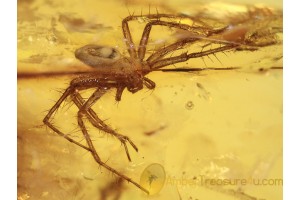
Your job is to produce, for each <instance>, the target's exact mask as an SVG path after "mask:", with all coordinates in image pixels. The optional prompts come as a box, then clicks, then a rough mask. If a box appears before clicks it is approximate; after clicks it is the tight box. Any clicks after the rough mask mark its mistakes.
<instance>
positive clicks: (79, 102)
mask: <svg viewBox="0 0 300 200" xmlns="http://www.w3.org/2000/svg"><path fill="white" fill-rule="evenodd" d="M105 92H106V91H105V90H104V89H101V88H100V89H97V90H96V91H95V92H94V94H93V95H92V96H91V97H90V98H89V99H88V100H87V101H84V99H83V98H82V97H81V95H80V94H79V93H74V95H73V101H74V103H75V104H76V106H77V107H78V108H79V110H80V111H79V112H82V113H84V114H85V115H86V117H87V118H88V119H89V121H90V122H91V123H92V125H93V126H94V127H96V128H98V129H100V130H102V131H104V132H106V133H109V134H111V135H113V136H115V137H116V138H118V140H120V142H121V143H122V144H123V145H124V148H125V151H126V155H127V158H128V160H129V161H131V158H130V154H129V151H128V147H127V144H126V142H129V143H130V144H131V146H132V147H133V148H134V150H135V151H138V148H137V147H136V145H135V144H134V143H133V142H132V141H131V140H130V139H129V138H128V137H127V136H124V135H121V134H119V133H117V132H116V131H114V130H113V129H112V128H110V127H109V126H108V125H107V124H105V123H104V122H103V121H102V120H101V119H100V118H99V117H98V116H97V114H96V113H95V112H94V111H93V109H91V108H90V107H91V106H92V105H93V104H94V103H95V102H96V101H97V100H98V99H99V98H100V97H101V96H102V95H103V94H104V93H105Z"/></svg>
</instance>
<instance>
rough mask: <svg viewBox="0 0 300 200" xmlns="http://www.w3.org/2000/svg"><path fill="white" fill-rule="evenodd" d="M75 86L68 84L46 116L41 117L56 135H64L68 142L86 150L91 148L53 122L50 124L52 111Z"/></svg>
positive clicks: (72, 91)
mask: <svg viewBox="0 0 300 200" xmlns="http://www.w3.org/2000/svg"><path fill="white" fill-rule="evenodd" d="M74 91H75V88H74V87H72V86H70V87H69V88H67V89H66V91H65V92H64V93H63V95H62V96H61V97H60V98H59V100H58V101H57V102H56V103H55V104H54V106H53V107H52V108H51V109H50V111H49V112H48V114H47V115H46V117H45V118H44V119H43V122H44V124H45V125H47V126H48V127H49V128H51V129H52V130H53V131H54V132H55V133H57V134H58V135H60V136H62V137H64V138H65V139H67V140H68V141H69V142H71V143H74V144H76V145H78V146H80V147H82V148H84V149H85V150H87V151H91V149H90V148H89V147H86V146H84V145H82V144H80V143H79V142H77V141H75V140H73V139H72V138H70V137H69V136H68V135H67V134H64V133H62V132H61V131H60V130H58V129H57V128H56V127H55V126H54V125H53V124H51V122H50V118H51V116H52V115H53V113H54V112H55V111H56V110H57V109H58V108H59V106H60V105H61V104H62V102H64V100H65V99H66V98H67V97H68V96H69V95H71V94H72V93H74Z"/></svg>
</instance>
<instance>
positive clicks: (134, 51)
mask: <svg viewBox="0 0 300 200" xmlns="http://www.w3.org/2000/svg"><path fill="white" fill-rule="evenodd" d="M183 18H186V19H188V20H192V21H193V22H197V24H198V25H194V24H193V25H188V24H183V23H180V22H178V21H175V20H176V19H183ZM140 19H147V23H146V25H145V27H144V30H143V33H142V38H141V39H140V43H139V45H138V46H136V45H135V44H134V43H133V40H132V36H131V32H130V29H129V22H130V21H134V20H140ZM154 26H164V27H169V28H173V29H177V30H183V31H186V32H188V33H191V35H189V36H188V37H185V38H180V39H178V40H177V41H175V42H173V43H172V44H170V45H166V46H164V47H161V48H159V49H157V50H156V51H155V52H154V53H152V54H151V55H150V56H149V57H147V58H145V55H146V47H147V44H148V41H149V35H150V32H151V29H152V27H154ZM122 30H123V36H124V39H125V43H126V47H127V51H128V54H129V57H125V56H122V55H121V54H120V52H119V51H118V50H117V49H116V48H112V47H108V46H101V45H94V44H90V45H86V46H83V47H81V48H79V49H77V50H76V51H75V57H76V58H77V59H79V60H80V61H82V62H83V63H85V64H87V65H89V66H91V67H93V68H94V69H95V70H93V71H92V72H90V73H87V74H84V75H81V76H79V77H77V78H75V79H73V80H72V81H71V82H70V85H69V87H68V88H67V89H66V90H65V92H64V93H63V94H62V96H61V97H60V98H59V99H58V101H57V102H56V103H55V104H54V106H53V107H52V108H51V109H50V110H49V112H48V114H47V115H46V116H45V118H44V120H43V122H44V124H45V125H46V126H48V127H49V128H51V129H52V130H53V131H54V132H56V133H57V134H58V135H60V136H62V137H64V138H65V139H67V140H68V141H69V142H71V143H74V144H75V145H78V146H79V147H81V148H84V149H85V150H87V151H89V152H90V153H91V155H92V156H93V158H94V160H95V161H96V162H97V163H98V164H99V165H100V166H102V167H104V168H106V169H107V170H109V171H111V172H112V173H114V174H115V175H117V176H119V177H121V178H122V179H124V180H126V181H128V182H130V183H132V184H134V185H135V186H137V187H138V188H139V189H141V190H142V191H144V192H146V193H148V191H147V190H146V189H145V188H144V187H142V186H141V185H140V184H138V183H137V182H135V181H133V180H132V179H131V178H129V177H127V176H126V175H123V174H122V173H120V172H118V171H117V170H115V169H114V168H112V167H110V166H108V165H107V164H106V163H105V162H103V161H102V160H101V159H100V157H99V154H98V152H97V151H96V149H95V147H94V145H93V142H92V140H91V138H90V136H89V133H88V131H87V129H86V126H85V124H84V122H83V118H84V117H85V118H87V119H88V120H89V121H90V122H91V124H92V125H93V126H94V127H96V128H97V129H99V130H101V131H104V132H106V133H108V134H111V135H113V136H114V137H116V138H117V139H118V140H119V141H120V142H121V143H122V145H123V146H124V148H125V152H126V155H127V158H128V160H129V161H131V158H130V155H129V152H128V147H127V143H129V144H130V145H131V146H132V147H133V149H134V150H135V151H138V148H137V146H136V145H135V144H134V143H133V142H132V140H131V139H130V138H129V137H127V136H125V135H122V134H120V133H118V132H116V131H115V130H113V129H112V128H110V127H109V126H108V125H107V124H106V123H105V122H104V121H103V120H101V119H100V118H99V117H98V116H97V114H96V113H95V111H94V110H93V109H92V108H91V107H92V105H93V104H94V103H95V102H97V101H98V100H99V99H100V98H101V97H102V96H103V95H104V94H105V93H106V92H107V91H108V90H111V89H116V95H115V100H116V101H120V100H121V97H122V93H123V91H124V90H125V89H127V90H128V91H129V92H131V93H136V92H138V91H140V90H142V89H143V88H144V87H146V88H148V89H150V90H153V89H154V88H155V82H154V81H152V80H150V79H149V78H147V77H146V75H147V74H149V73H150V72H152V71H156V70H158V69H161V68H164V67H166V66H169V65H173V64H175V63H181V62H185V61H187V60H189V59H192V58H203V57H204V56H208V55H215V54H216V53H218V52H224V51H229V50H238V49H241V48H243V47H245V46H246V47H247V48H248V47H251V48H250V49H251V50H253V48H254V49H255V48H256V47H257V46H260V45H257V43H255V41H257V40H255V41H254V42H251V41H250V40H249V38H251V35H250V36H249V37H247V38H248V40H246V39H245V34H246V33H245V32H247V31H245V27H244V29H243V30H242V31H241V28H238V29H236V30H232V29H229V26H226V27H222V28H218V29H215V28H212V27H211V26H209V25H207V24H206V23H204V22H202V21H200V20H198V19H195V18H192V17H189V16H186V15H171V14H159V13H157V14H149V15H130V16H128V17H126V18H124V19H123V21H122ZM228 30H229V31H228ZM246 30H247V29H246ZM230 31H231V32H230ZM226 34H227V35H226ZM228 34H229V38H230V34H231V35H233V36H241V37H239V41H238V42H236V41H237V40H236V41H233V39H230V40H220V39H216V38H218V37H217V36H220V35H226V37H228ZM253 35H255V37H256V38H258V37H259V36H263V35H260V34H253ZM197 42H199V43H205V44H204V45H203V46H202V50H201V51H199V52H195V53H187V52H185V53H181V54H180V55H177V56H172V55H171V56H170V54H172V53H173V52H174V51H176V50H180V49H183V48H185V47H187V46H188V45H191V44H194V43H197ZM212 44H218V47H214V48H210V49H207V48H206V47H208V46H211V45H212ZM264 45H266V44H264ZM247 48H246V49H247ZM205 49H206V50H205ZM167 55H169V56H168V57H167ZM90 88H95V91H94V92H93V94H92V95H91V96H90V97H89V98H88V99H87V100H84V98H83V97H82V96H81V94H80V93H79V92H80V91H82V90H86V89H90ZM67 97H71V99H72V101H73V102H74V104H75V105H76V106H77V107H78V114H77V121H78V126H79V127H80V129H81V131H82V133H83V136H84V138H85V141H86V144H87V145H83V144H81V143H79V142H77V141H75V140H73V139H72V138H70V137H69V136H68V135H67V134H64V133H63V132H61V131H60V130H58V129H57V128H56V127H55V126H54V125H53V124H52V123H51V122H50V119H51V116H52V115H53V114H54V112H55V111H56V110H57V109H58V108H59V107H60V105H61V104H62V103H63V102H64V101H65V100H66V98H67Z"/></svg>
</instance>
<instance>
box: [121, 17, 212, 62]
mask: <svg viewBox="0 0 300 200" xmlns="http://www.w3.org/2000/svg"><path fill="white" fill-rule="evenodd" d="M161 18H166V19H169V20H172V19H182V18H187V19H190V20H192V21H195V22H197V23H199V24H201V25H202V26H200V27H201V30H202V31H204V30H206V32H207V31H213V28H212V27H211V26H209V25H207V24H206V23H204V22H202V21H201V20H199V19H197V18H194V17H190V16H187V15H184V14H181V15H171V14H149V15H130V16H128V17H126V18H124V19H123V21H122V30H123V35H124V38H125V43H126V46H127V50H128V53H129V55H130V57H131V58H135V59H136V58H138V57H139V58H140V59H141V60H142V59H143V58H144V56H145V55H142V54H143V48H142V49H141V50H140V48H139V56H137V51H136V48H135V46H134V43H133V41H132V36H131V33H130V30H129V25H128V23H129V21H133V20H144V21H148V22H149V21H152V22H155V21H161ZM173 24H179V23H173ZM146 26H147V25H146ZM189 27H191V26H189ZM200 27H194V29H195V30H198V32H199V30H200ZM146 28H147V29H148V28H149V27H145V29H146ZM150 29H151V28H150ZM190 29H191V28H189V30H190ZM215 31H216V30H215ZM149 32H150V30H149ZM145 36H146V35H143V36H142V38H141V41H140V46H141V45H146V44H147V41H148V37H149V34H148V36H147V38H145ZM144 40H146V41H144Z"/></svg>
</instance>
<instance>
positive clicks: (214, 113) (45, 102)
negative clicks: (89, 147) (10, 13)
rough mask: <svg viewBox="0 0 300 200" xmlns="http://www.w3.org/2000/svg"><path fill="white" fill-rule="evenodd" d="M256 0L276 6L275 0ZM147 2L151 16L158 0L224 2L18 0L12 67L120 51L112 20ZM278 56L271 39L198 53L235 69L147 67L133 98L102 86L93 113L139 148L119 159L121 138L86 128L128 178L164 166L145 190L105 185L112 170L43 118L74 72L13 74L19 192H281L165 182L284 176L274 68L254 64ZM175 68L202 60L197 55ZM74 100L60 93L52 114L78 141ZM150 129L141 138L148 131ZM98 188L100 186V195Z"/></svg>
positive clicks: (171, 7)
mask: <svg viewBox="0 0 300 200" xmlns="http://www.w3.org/2000/svg"><path fill="white" fill-rule="evenodd" d="M230 2H233V3H234V2H237V1H230ZM238 2H240V1H238ZM245 3H246V2H245ZM255 3H260V4H261V1H256V2H255ZM264 3H265V5H267V6H270V7H273V8H277V9H280V8H281V3H282V2H281V1H276V2H275V3H274V2H273V1H265V2H264ZM149 4H151V7H150V8H151V13H156V9H155V8H158V10H159V12H160V13H164V12H166V13H170V12H184V13H187V14H189V13H190V14H193V13H195V12H197V10H198V9H200V8H201V7H203V6H207V7H208V8H210V9H211V10H217V11H219V10H220V12H221V10H222V9H225V7H226V6H225V4H223V3H211V4H205V2H201V1H173V0H172V1H171V0H169V1H163V3H160V2H159V1H144V2H142V3H141V2H139V1H136V0H128V1H117V0H115V1H97V0H85V1H79V0H73V1H67V0H64V1H58V0H56V1H49V0H30V1H25V0H20V1H18V73H19V74H24V73H33V74H38V73H42V72H55V71H84V70H87V69H88V67H87V66H84V64H82V63H81V62H79V61H78V60H76V59H75V57H74V50H75V49H76V48H79V47H81V46H83V45H85V44H88V43H96V44H104V45H110V46H114V47H116V48H118V49H119V50H120V51H121V52H122V53H126V52H125V50H124V49H125V47H124V43H123V38H122V30H121V20H122V19H123V18H124V17H126V16H127V15H128V10H129V12H131V13H132V12H133V11H134V12H135V13H137V14H139V13H140V12H141V10H143V13H148V5H149ZM126 5H127V6H126ZM226 5H227V6H228V7H229V8H231V9H230V11H231V12H235V10H234V9H233V8H236V9H240V8H243V5H242V4H239V5H238V7H236V5H234V6H233V5H232V4H226ZM242 10H243V9H242ZM70 19H82V20H84V21H85V23H81V24H80V23H79V25H78V24H77V25H78V26H74V24H72V21H70ZM142 25H144V24H143V23H140V24H138V25H134V24H133V25H132V27H131V30H132V33H133V37H134V38H135V41H138V40H139V37H140V35H139V34H140V33H141V31H142V29H141V28H140V27H141V26H142ZM162 30H163V31H162ZM162 33H166V36H164V35H163V34H162ZM151 37H153V38H160V37H162V38H163V37H168V29H167V28H165V29H160V28H155V29H153V31H152V33H151ZM279 37H280V36H279ZM281 55H282V46H281V44H278V45H274V46H270V47H265V48H262V49H261V50H260V51H256V52H237V53H233V52H231V53H227V56H225V55H218V58H219V59H220V60H221V64H220V63H219V62H218V61H217V60H216V59H213V62H211V61H210V60H209V59H208V58H205V62H206V64H207V66H208V67H235V66H240V67H242V70H232V71H204V72H201V73H178V72H177V73H176V72H173V73H163V72H153V73H151V74H149V75H148V76H147V77H148V78H150V79H151V80H153V81H155V82H156V84H157V87H156V88H155V90H154V91H153V92H152V91H148V90H147V89H145V90H142V91H139V92H138V93H136V94H134V95H133V94H131V93H129V92H127V91H125V92H124V95H123V96H122V101H121V102H119V103H118V104H116V103H115V100H114V94H115V91H111V92H109V93H108V94H106V95H105V96H104V97H103V98H101V99H100V100H99V101H98V102H97V103H96V104H95V105H94V106H93V109H94V110H95V111H96V112H97V113H98V114H99V115H100V116H101V118H102V119H107V121H106V122H107V123H108V124H109V125H110V126H112V127H113V128H116V129H117V130H118V131H119V132H120V133H122V134H124V135H127V136H129V137H130V138H131V139H132V140H133V141H134V143H135V144H136V145H137V146H138V147H139V152H138V153H136V152H134V151H133V149H132V148H131V147H129V151H130V153H131V157H132V162H128V160H127V158H126V154H125V152H124V148H123V147H122V146H121V145H120V142H119V141H118V140H116V139H114V138H113V137H111V136H108V135H107V134H104V133H99V132H98V131H97V130H94V129H93V128H92V127H91V126H89V130H90V133H91V137H92V139H93V140H94V143H95V147H96V148H97V150H98V153H99V155H100V157H101V158H102V159H103V160H104V161H107V164H109V165H110V166H112V167H113V168H115V169H117V170H119V171H121V172H122V173H124V174H126V175H127V176H129V177H131V178H132V179H133V180H135V181H136V182H139V180H140V175H141V174H142V172H143V170H144V169H145V168H146V167H148V166H149V165H151V164H152V163H159V164H161V165H162V166H163V167H164V168H165V172H166V183H165V185H164V187H163V189H162V190H161V191H160V192H159V193H158V194H155V195H153V196H147V195H146V194H144V193H143V192H141V191H140V190H138V189H137V188H136V187H135V186H133V185H132V184H129V183H127V182H123V183H122V184H121V186H120V187H116V188H112V189H111V190H109V186H110V185H114V184H112V183H114V182H115V180H116V176H114V175H112V173H111V172H108V171H107V170H105V169H103V168H101V167H100V168H99V167H98V166H97V164H96V163H95V161H94V160H93V158H92V156H91V155H90V154H89V153H87V152H86V151H85V150H83V149H80V148H79V147H77V146H75V145H73V144H71V143H69V142H68V141H67V140H65V139H63V138H61V137H59V136H58V135H57V134H55V133H53V132H52V131H51V130H50V129H49V128H46V127H45V126H43V123H42V120H43V117H44V116H45V115H46V113H47V110H49V109H50V108H51V106H53V104H54V102H55V101H56V100H57V99H58V98H59V97H60V95H61V93H60V92H62V91H63V90H64V89H65V88H66V87H67V86H68V83H69V82H70V80H72V76H52V77H40V76H39V77H31V78H18V88H17V89H18V199H19V200H25V199H33V200H35V199H50V200H56V199H88V200H94V199H95V200H99V199H113V198H114V197H116V196H117V195H119V197H118V199H153V200H154V199H212V200H214V199H222V200H227V199H228V200H231V199H251V197H253V198H257V199H270V200H277V199H282V186H281V185H265V186H257V185H251V184H248V185H246V186H241V185H234V186H222V187H221V186H220V187H208V186H204V185H195V184H194V185H193V184H190V185H188V184H186V182H180V181H178V182H177V183H175V184H174V180H188V181H190V182H193V181H194V182H195V180H199V179H201V175H206V176H208V177H210V178H228V179H238V178H240V179H241V178H249V177H252V178H254V179H259V178H260V179H262V178H266V179H268V180H271V181H272V180H275V179H282V70H267V71H263V72H259V71H258V70H257V69H259V68H261V67H263V68H270V67H282V59H280V57H281ZM178 66H179V67H180V66H191V67H205V65H204V63H203V61H202V60H200V59H195V60H191V61H189V62H188V63H187V64H186V63H184V64H182V65H180V64H179V65H178ZM91 92H92V91H87V92H85V93H84V96H85V97H88V96H89V94H90V93H91ZM71 105H72V104H71V103H70V101H67V102H66V103H65V104H64V107H63V108H62V109H59V110H58V112H57V113H56V115H55V120H54V121H53V122H55V124H56V125H57V126H58V127H59V128H61V129H62V130H64V131H65V132H66V133H68V134H70V135H71V136H72V137H73V138H74V139H77V140H78V141H82V140H83V137H82V134H81V133H80V131H79V128H78V127H77V122H76V108H75V107H74V106H71ZM155 130H156V131H155ZM153 131H154V132H155V133H153V134H152V135H150V136H149V135H147V134H146V133H149V132H153ZM82 142H83V141H82ZM83 143H84V142H83ZM172 180H173V182H172ZM194 182H193V183H194ZM115 185H117V184H115ZM104 191H109V192H107V193H106V195H104V196H105V198H104V196H103V194H104ZM242 192H243V193H245V194H247V195H249V196H247V195H242ZM101 194H102V196H101ZM250 196H251V197H250Z"/></svg>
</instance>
